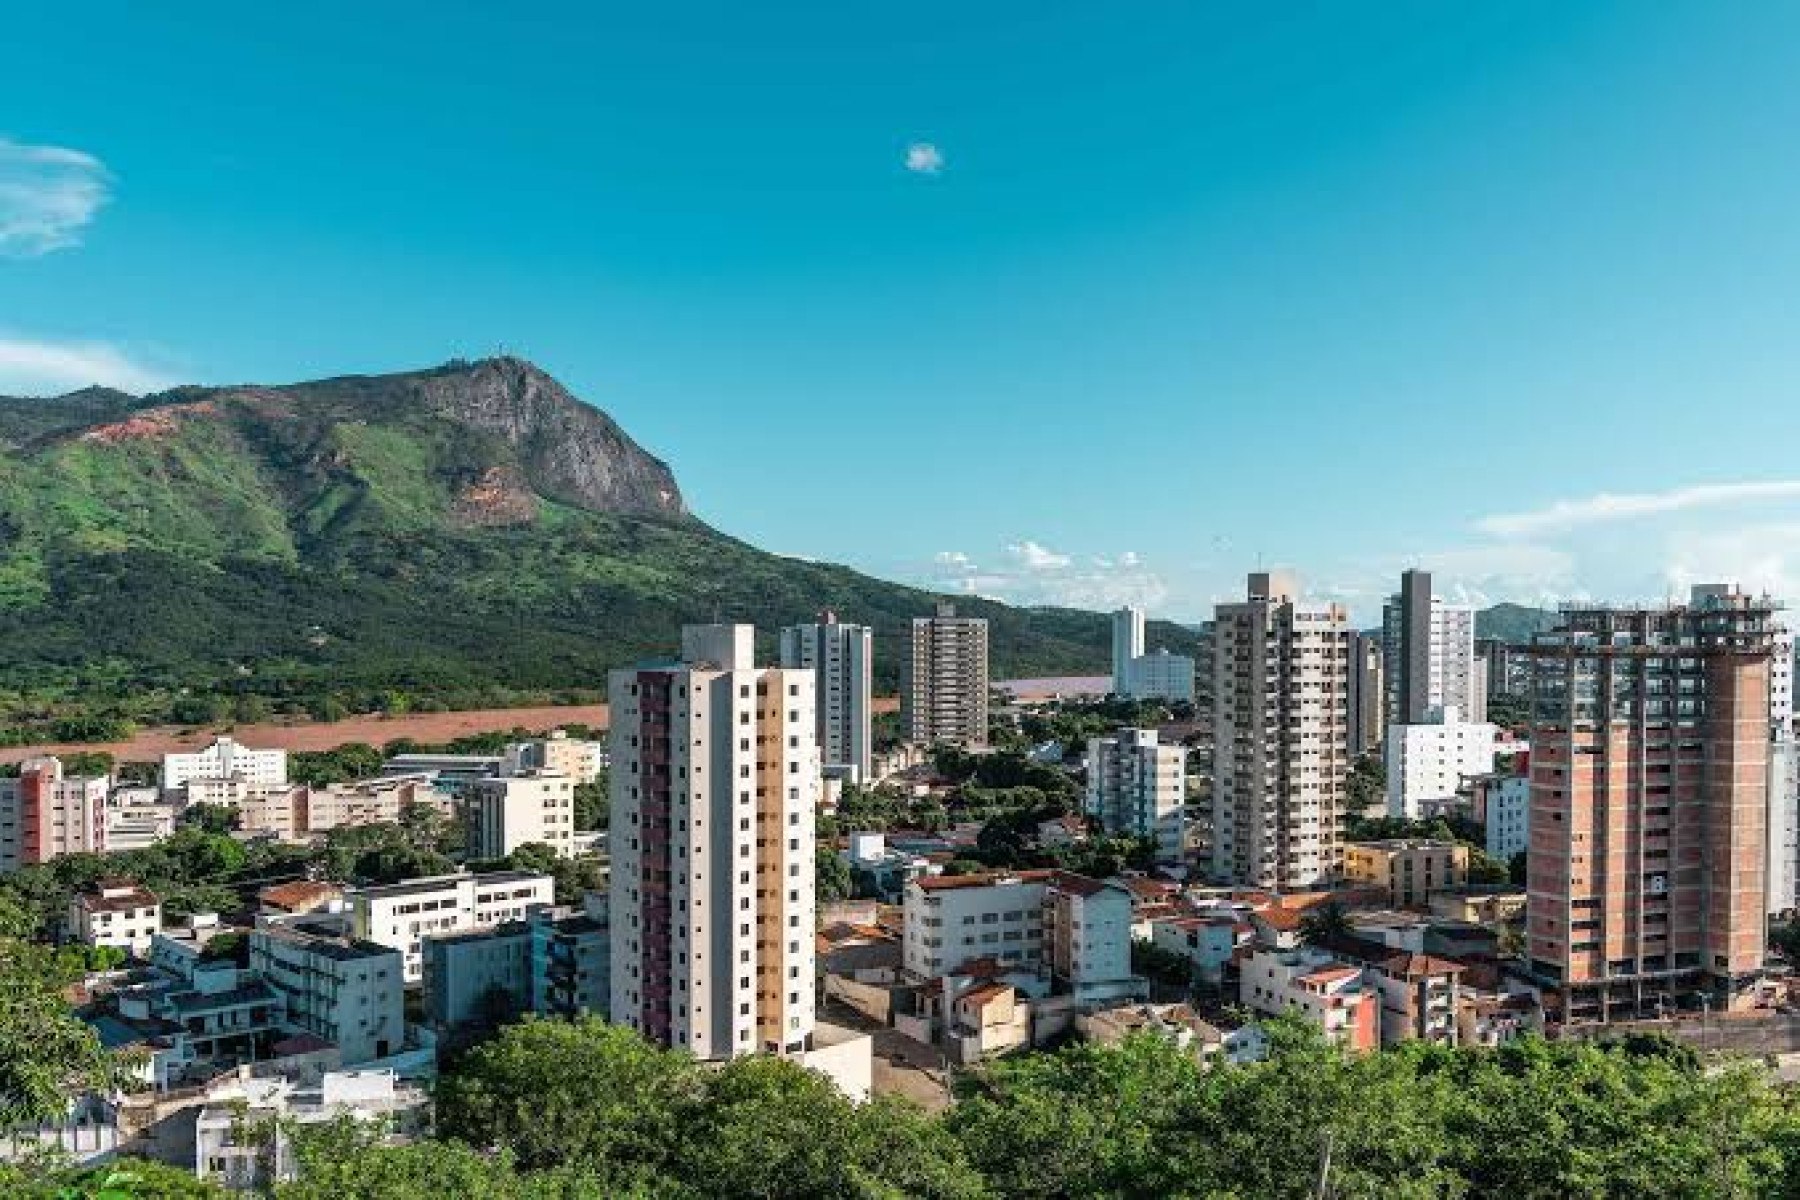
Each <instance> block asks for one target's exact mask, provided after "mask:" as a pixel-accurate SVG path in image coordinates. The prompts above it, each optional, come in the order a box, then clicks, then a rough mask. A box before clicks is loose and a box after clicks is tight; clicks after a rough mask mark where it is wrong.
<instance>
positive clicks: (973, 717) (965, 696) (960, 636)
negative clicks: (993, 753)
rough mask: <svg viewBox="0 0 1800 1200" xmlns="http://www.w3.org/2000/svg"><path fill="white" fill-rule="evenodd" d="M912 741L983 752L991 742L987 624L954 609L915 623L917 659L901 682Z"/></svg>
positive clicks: (903, 720) (943, 607) (903, 717)
mask: <svg viewBox="0 0 1800 1200" xmlns="http://www.w3.org/2000/svg"><path fill="white" fill-rule="evenodd" d="M900 684H901V687H900V724H901V726H902V727H903V728H905V730H906V737H907V740H908V741H911V742H916V743H919V744H921V745H926V746H929V745H934V744H937V743H943V744H945V745H950V746H960V747H962V748H964V749H980V748H982V747H985V746H986V745H987V741H988V728H987V725H988V623H987V621H986V620H985V619H983V618H981V617H959V616H957V615H956V606H955V605H954V604H947V603H945V604H939V605H938V606H937V614H936V615H935V616H930V617H914V618H913V623H912V656H911V661H910V662H908V663H907V666H906V670H905V672H904V673H903V674H902V676H901V679H900Z"/></svg>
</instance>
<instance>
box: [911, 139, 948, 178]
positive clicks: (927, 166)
mask: <svg viewBox="0 0 1800 1200" xmlns="http://www.w3.org/2000/svg"><path fill="white" fill-rule="evenodd" d="M906 169H907V170H909V171H911V172H912V173H913V174H914V175H936V174H938V173H940V172H941V171H943V169H944V152H943V151H942V150H939V149H938V148H937V147H936V146H934V145H932V144H931V143H930V142H914V143H913V144H912V145H910V146H908V147H907V148H906Z"/></svg>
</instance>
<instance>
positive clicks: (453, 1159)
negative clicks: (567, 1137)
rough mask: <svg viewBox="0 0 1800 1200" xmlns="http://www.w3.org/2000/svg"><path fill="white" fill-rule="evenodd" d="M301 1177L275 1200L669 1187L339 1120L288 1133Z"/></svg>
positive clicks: (627, 1191)
mask: <svg viewBox="0 0 1800 1200" xmlns="http://www.w3.org/2000/svg"><path fill="white" fill-rule="evenodd" d="M293 1139H294V1140H293V1146H294V1156H295V1159H296V1161H297V1163H298V1165H299V1178H298V1179H296V1180H295V1181H293V1182H291V1183H284V1184H282V1185H280V1186H278V1187H277V1188H276V1189H275V1198H276V1200H443V1198H444V1197H452V1196H456V1197H462V1196H467V1197H477V1196H479V1197H482V1198H483V1200H588V1198H593V1200H599V1198H601V1197H613V1196H617V1197H621V1198H622V1200H649V1198H650V1197H654V1196H661V1195H668V1194H670V1193H669V1191H668V1190H667V1185H668V1183H669V1182H670V1181H668V1180H664V1179H660V1178H657V1177H655V1176H653V1175H650V1174H648V1173H644V1172H638V1173H635V1174H626V1173H621V1174H618V1175H614V1176H611V1177H608V1176H605V1175H602V1174H601V1173H600V1172H599V1171H597V1170H595V1169H594V1168H593V1167H591V1166H589V1165H587V1164H571V1165H568V1166H557V1167H550V1168H547V1169H544V1170H540V1171H527V1170H524V1169H522V1168H521V1167H520V1166H519V1162H518V1158H517V1156H516V1155H514V1154H513V1153H512V1152H511V1151H510V1150H506V1149H501V1150H499V1151H497V1152H494V1153H486V1152H483V1151H481V1150H478V1149H475V1148H473V1147H470V1146H468V1145H465V1144H464V1143H462V1142H456V1141H418V1142H413V1143H410V1144H408V1145H391V1144H387V1143H386V1142H385V1141H384V1140H383V1139H382V1137H381V1135H380V1131H379V1130H375V1129H370V1128H368V1127H367V1126H364V1125H361V1124H359V1123H357V1122H356V1121H354V1120H352V1119H350V1118H348V1117H345V1118H342V1119H340V1120H337V1121H332V1122H327V1123H324V1124H320V1125H311V1126H305V1127H302V1128H299V1129H297V1130H295V1131H294V1132H293Z"/></svg>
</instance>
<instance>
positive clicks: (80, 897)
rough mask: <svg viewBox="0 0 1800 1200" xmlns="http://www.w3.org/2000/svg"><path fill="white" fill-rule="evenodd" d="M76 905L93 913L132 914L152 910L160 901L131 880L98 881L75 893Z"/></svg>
mask: <svg viewBox="0 0 1800 1200" xmlns="http://www.w3.org/2000/svg"><path fill="white" fill-rule="evenodd" d="M75 903H77V904H79V905H80V906H81V907H82V908H83V909H85V910H86V911H88V912H91V913H102V912H131V911H133V910H135V909H140V908H151V907H153V906H155V905H156V904H157V903H158V901H157V899H156V896H155V894H154V893H152V892H151V891H149V890H148V889H146V888H142V887H139V886H138V884H137V882H136V881H135V880H131V879H117V878H113V879H98V880H95V881H94V882H93V883H92V884H90V885H89V886H88V887H87V888H85V889H83V890H82V891H79V892H77V893H75Z"/></svg>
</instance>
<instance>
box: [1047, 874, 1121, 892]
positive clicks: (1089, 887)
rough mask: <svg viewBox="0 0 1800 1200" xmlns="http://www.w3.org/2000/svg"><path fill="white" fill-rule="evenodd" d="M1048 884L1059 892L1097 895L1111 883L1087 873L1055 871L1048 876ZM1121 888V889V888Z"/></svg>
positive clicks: (1110, 885)
mask: <svg viewBox="0 0 1800 1200" xmlns="http://www.w3.org/2000/svg"><path fill="white" fill-rule="evenodd" d="M1050 886H1051V887H1053V888H1055V889H1056V890H1057V891H1059V892H1068V893H1069V894H1070V895H1072V896H1081V897H1083V898H1085V897H1088V896H1098V895H1099V894H1100V893H1101V892H1104V891H1106V890H1107V889H1108V888H1110V887H1112V886H1113V885H1112V884H1111V883H1109V882H1108V881H1106V880H1104V879H1095V878H1093V877H1092V876H1089V875H1077V874H1075V873H1074V872H1073V871H1055V872H1053V873H1052V874H1051V876H1050ZM1121 890H1123V889H1122V888H1121Z"/></svg>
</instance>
